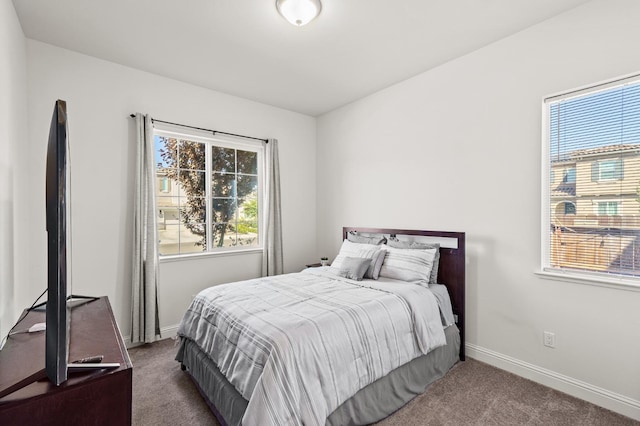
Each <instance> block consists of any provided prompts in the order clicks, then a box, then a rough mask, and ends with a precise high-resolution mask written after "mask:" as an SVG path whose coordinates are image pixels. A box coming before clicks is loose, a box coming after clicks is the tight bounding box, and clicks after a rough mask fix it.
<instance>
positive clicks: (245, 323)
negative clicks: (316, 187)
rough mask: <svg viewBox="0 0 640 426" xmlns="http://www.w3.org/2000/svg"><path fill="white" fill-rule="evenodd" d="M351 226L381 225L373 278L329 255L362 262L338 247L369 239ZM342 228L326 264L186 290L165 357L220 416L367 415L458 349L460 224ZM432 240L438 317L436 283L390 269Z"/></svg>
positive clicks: (377, 414)
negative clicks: (194, 292) (175, 344)
mask: <svg viewBox="0 0 640 426" xmlns="http://www.w3.org/2000/svg"><path fill="white" fill-rule="evenodd" d="M354 236H356V237H357V238H364V239H367V238H369V239H370V238H375V237H377V236H382V237H383V239H384V241H385V245H384V246H381V247H384V248H385V253H386V257H385V255H384V254H383V255H382V256H381V257H382V258H384V259H385V260H384V262H382V261H381V262H379V264H380V265H381V266H380V270H379V271H378V272H380V271H383V272H382V275H381V276H380V277H379V279H378V280H373V279H369V280H367V279H364V280H362V281H355V280H353V279H352V278H354V277H352V276H351V275H349V274H347V275H346V277H338V278H336V271H337V270H338V269H340V268H336V267H335V265H336V264H337V263H341V264H342V266H343V268H341V269H340V271H343V270H344V269H345V268H346V266H345V265H346V264H347V263H349V262H356V263H360V264H364V263H365V262H358V258H354V257H350V256H345V255H344V253H346V254H347V255H348V254H349V252H348V251H344V252H343V250H346V249H345V246H346V245H347V244H349V245H350V246H349V247H351V248H353V247H365V246H367V247H368V245H367V244H364V243H362V245H357V244H359V243H361V241H358V242H357V243H355V244H356V245H353V243H352V238H356V237H354ZM342 237H343V240H346V241H345V242H344V243H343V247H342V248H341V251H340V253H339V255H338V256H337V258H336V259H335V260H334V264H333V266H332V267H324V268H312V269H307V270H304V271H302V272H301V273H296V274H285V275H282V276H278V277H268V278H266V279H264V278H262V279H256V280H250V281H246V282H242V283H233V284H226V285H224V286H216V287H212V288H210V289H206V290H203V292H201V293H200V294H199V295H198V296H196V298H195V299H194V301H193V302H192V304H191V306H190V307H189V309H188V310H187V313H185V317H184V319H183V321H182V323H181V325H180V329H179V332H178V334H179V336H180V347H179V350H178V354H177V356H176V360H178V361H179V362H180V363H181V366H182V369H183V370H185V371H186V372H187V373H188V374H189V376H190V377H191V378H192V379H193V381H194V382H195V384H196V386H197V387H198V389H199V391H200V393H201V394H202V396H203V397H204V399H205V400H206V401H207V404H208V405H209V407H210V408H211V409H212V411H213V413H214V414H215V416H216V417H217V418H218V420H219V421H220V423H221V424H223V425H225V424H227V425H237V424H318V425H320V424H329V425H349V424H353V425H355V424H369V423H373V422H375V421H378V420H380V419H382V418H384V417H387V416H388V415H389V414H391V413H393V412H394V411H396V410H397V409H398V408H400V407H402V406H403V405H404V404H406V403H407V402H408V401H410V400H411V399H412V398H414V397H415V396H416V395H419V394H420V393H422V392H424V391H425V389H426V388H427V387H428V386H429V385H430V384H431V383H432V382H434V381H435V380H437V379H438V378H440V377H442V376H443V375H444V374H446V372H447V371H449V369H450V368H451V367H452V366H453V365H454V364H455V363H456V362H458V360H464V344H463V342H464V295H465V235H464V233H459V232H440V231H422V230H401V229H387V228H355V227H345V228H343V233H342ZM391 240H393V241H395V243H394V244H400V243H401V245H402V248H404V249H405V250H400V251H398V250H397V249H396V248H394V247H395V246H387V244H391V242H392V241H391ZM421 244H422V245H421ZM430 244H436V246H435V247H436V249H435V250H431V249H430V248H431V245H430ZM414 245H417V246H416V247H414ZM418 246H420V247H418ZM423 246H424V247H427V249H424V250H422V248H424V247H423ZM438 246H439V247H438ZM398 247H400V246H398ZM410 248H415V249H416V250H406V249H410ZM418 248H420V249H421V250H417V249H418ZM434 252H435V253H438V254H439V260H438V261H437V263H436V264H437V265H438V268H437V271H430V272H433V273H436V276H433V277H432V278H431V279H433V280H436V281H437V282H438V283H439V284H444V286H446V289H445V291H444V293H445V294H446V293H448V295H449V296H450V299H447V300H448V301H450V302H448V303H450V305H451V309H450V313H449V315H448V317H450V318H451V320H449V321H447V320H446V318H445V315H444V313H443V312H444V311H443V309H442V306H443V302H442V301H443V300H444V299H443V296H442V292H439V293H440V295H439V296H438V295H437V294H436V293H438V292H436V291H435V289H440V286H437V285H435V284H434V285H433V286H431V285H430V286H426V285H415V284H408V283H406V282H404V281H398V280H397V279H396V277H394V276H393V274H391V272H393V271H394V269H393V265H394V264H393V260H394V259H396V260H397V259H399V258H400V257H398V256H400V254H401V255H402V256H405V257H406V256H409V257H411V259H413V258H414V257H417V258H419V259H423V257H425V256H426V257H425V259H427V260H428V256H430V255H433V253H434ZM376 253H377V252H376ZM394 253H395V254H394ZM398 253H400V254H398ZM341 256H342V257H341ZM363 256H364V255H363ZM373 256H375V254H374V255H373ZM365 257H366V256H365ZM373 259H375V257H374V258H373ZM401 260H403V259H401ZM427 263H428V262H427ZM374 264H375V262H374V261H373V260H372V261H371V262H367V265H368V266H369V268H368V269H367V271H366V272H367V273H371V271H372V266H373V265H374ZM358 266H359V265H358ZM384 268H386V269H384ZM347 269H353V268H347ZM360 269H362V268H360ZM384 271H386V272H384ZM421 272H424V271H421ZM402 273H404V272H402ZM355 278H357V277H355ZM401 278H403V279H404V276H401ZM425 284H426V283H425ZM444 286H442V288H445V287H444ZM427 288H428V290H427ZM436 296H437V297H436ZM327 306H329V307H330V308H329V309H328V311H326V312H325V311H324V309H326V307H327ZM300 307H304V308H300ZM299 309H303V310H299ZM434 312H435V314H434ZM434 315H437V317H436V316H434ZM310 318H311V319H310ZM326 318H332V320H331V321H325V319H326ZM436 322H437V323H438V324H437V326H436ZM327 342H330V343H327ZM372 342H378V343H379V342H382V344H380V345H378V346H375V347H374V343H372ZM376 344H377V343H376ZM332 345H335V347H330V346H332ZM342 357H343V358H342ZM343 359H344V362H342V360H343ZM329 366H331V368H329Z"/></svg>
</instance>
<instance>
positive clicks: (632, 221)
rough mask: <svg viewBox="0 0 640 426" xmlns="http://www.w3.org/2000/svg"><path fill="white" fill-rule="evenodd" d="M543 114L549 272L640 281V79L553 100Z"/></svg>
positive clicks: (545, 265) (546, 261)
mask: <svg viewBox="0 0 640 426" xmlns="http://www.w3.org/2000/svg"><path fill="white" fill-rule="evenodd" d="M545 114H546V117H545V120H546V123H547V127H546V129H547V132H546V133H547V134H546V135H545V138H544V140H545V142H546V146H547V149H548V151H547V153H548V155H547V156H546V158H547V159H548V164H547V165H548V168H549V171H550V173H549V174H547V175H546V176H548V177H549V180H548V185H549V186H548V188H545V191H544V193H545V198H546V199H544V200H543V206H544V211H543V214H544V215H546V216H547V219H548V220H547V221H546V224H545V226H544V228H545V229H543V241H544V243H543V244H544V245H546V250H544V253H545V254H544V258H543V269H545V270H551V271H554V272H566V271H568V272H574V273H588V274H598V275H601V276H603V275H604V276H608V277H611V276H619V277H626V278H629V277H632V278H635V277H637V278H640V76H636V77H633V78H629V79H625V80H621V81H617V82H615V83H610V84H607V85H606V86H597V87H593V88H589V89H584V90H581V91H580V92H574V93H572V94H568V95H561V96H557V97H554V98H550V99H547V100H545ZM547 194H548V196H547ZM547 225H548V227H547Z"/></svg>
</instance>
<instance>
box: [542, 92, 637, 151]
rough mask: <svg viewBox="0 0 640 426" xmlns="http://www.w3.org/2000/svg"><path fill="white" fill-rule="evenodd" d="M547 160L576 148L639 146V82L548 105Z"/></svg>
mask: <svg viewBox="0 0 640 426" xmlns="http://www.w3.org/2000/svg"><path fill="white" fill-rule="evenodd" d="M549 133H550V134H549V136H550V141H551V144H550V154H551V159H552V161H553V160H557V159H562V157H563V156H565V155H566V154H568V153H569V152H571V151H574V150H576V149H589V148H597V147H602V146H607V145H616V144H640V82H636V83H633V84H629V85H625V86H620V87H615V88H611V89H608V90H604V91H602V92H597V93H593V94H590V95H585V96H580V97H577V98H573V99H567V100H563V101H559V102H555V103H552V104H550V108H549Z"/></svg>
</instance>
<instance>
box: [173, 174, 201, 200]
mask: <svg viewBox="0 0 640 426" xmlns="http://www.w3.org/2000/svg"><path fill="white" fill-rule="evenodd" d="M206 179H207V177H206V173H205V172H197V171H189V170H180V171H179V172H178V182H179V183H180V185H179V188H180V189H179V193H178V195H180V196H183V197H185V196H186V197H197V198H201V197H204V196H205V189H206V183H207V182H206Z"/></svg>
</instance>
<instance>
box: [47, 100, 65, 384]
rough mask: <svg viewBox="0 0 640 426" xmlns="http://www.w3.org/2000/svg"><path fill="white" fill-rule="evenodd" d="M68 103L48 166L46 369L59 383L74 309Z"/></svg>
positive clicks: (57, 114)
mask: <svg viewBox="0 0 640 426" xmlns="http://www.w3.org/2000/svg"><path fill="white" fill-rule="evenodd" d="M67 129H68V128H67V103H66V102H65V101H62V100H57V101H56V104H55V107H54V109H53V116H52V117H51V126H50V128H49V143H48V145H47V166H46V197H45V198H46V212H47V304H46V324H47V325H46V345H45V370H46V372H47V377H48V378H49V380H51V382H52V383H54V384H55V385H56V386H57V385H60V384H61V383H63V382H64V381H66V380H67V363H68V361H69V327H70V321H71V312H70V309H69V305H68V304H67V299H68V298H69V296H71V265H70V260H71V257H70V255H71V222H70V220H71V210H70V207H71V206H70V204H69V197H70V191H69V186H70V184H71V178H70V167H69V161H68V157H69V141H68V139H67V134H68V132H67Z"/></svg>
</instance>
